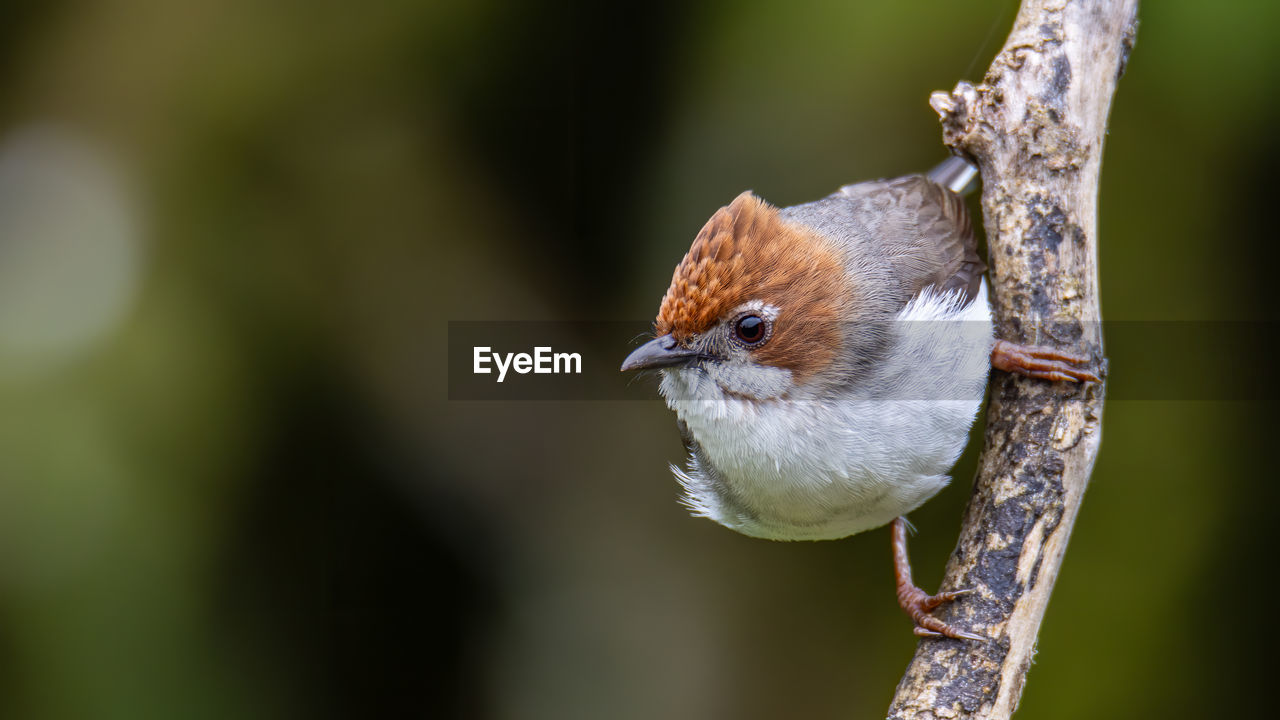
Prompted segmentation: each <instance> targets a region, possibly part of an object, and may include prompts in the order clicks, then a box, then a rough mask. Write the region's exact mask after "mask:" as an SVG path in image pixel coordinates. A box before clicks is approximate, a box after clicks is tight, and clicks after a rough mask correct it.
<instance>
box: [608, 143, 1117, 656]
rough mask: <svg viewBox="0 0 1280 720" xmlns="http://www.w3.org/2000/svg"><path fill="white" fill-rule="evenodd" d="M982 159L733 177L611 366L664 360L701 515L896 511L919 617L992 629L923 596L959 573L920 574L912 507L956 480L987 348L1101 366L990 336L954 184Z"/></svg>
mask: <svg viewBox="0 0 1280 720" xmlns="http://www.w3.org/2000/svg"><path fill="white" fill-rule="evenodd" d="M977 173H978V171H977V168H976V167H974V165H973V164H972V163H970V162H969V161H968V160H966V159H964V158H961V157H959V156H952V157H950V158H948V159H947V160H945V161H943V162H942V163H941V164H939V165H938V166H937V167H935V168H934V169H933V170H931V171H930V172H928V173H926V174H912V175H906V176H903V177H897V178H891V179H880V180H873V181H869V182H862V183H857V184H852V185H846V186H843V187H841V188H839V189H838V190H836V191H835V192H834V193H832V194H830V195H828V196H827V197H824V198H822V199H819V200H816V201H814V202H809V203H804V204H800V205H794V206H790V207H782V208H779V207H775V206H773V205H771V204H769V203H768V202H766V201H764V200H762V199H761V198H759V197H757V196H756V195H755V194H754V193H752V192H751V191H746V192H743V193H741V194H740V195H738V196H737V197H736V198H734V199H733V201H732V202H730V203H729V204H728V205H727V206H725V207H722V208H720V209H719V210H717V211H716V212H715V213H714V214H712V215H711V218H710V219H709V220H708V221H707V222H706V224H705V225H704V226H703V227H702V229H701V231H699V232H698V233H697V235H696V237H695V238H694V240H693V244H692V245H691V246H690V248H689V251H688V252H687V253H686V254H685V256H684V258H683V259H682V260H681V261H680V263H679V264H678V265H677V266H676V269H675V271H674V273H673V275H672V279H671V284H670V286H669V287H668V289H667V291H666V294H665V295H664V296H663V298H662V301H661V304H660V306H659V310H658V315H657V319H656V320H655V322H654V333H653V334H654V337H653V338H652V339H651V340H649V341H648V342H646V343H644V344H643V345H641V346H639V347H637V348H636V349H635V350H634V351H633V352H631V353H630V355H629V356H628V357H627V358H626V359H625V360H624V361H623V363H622V368H621V369H622V370H623V371H635V370H656V371H658V373H659V374H660V375H661V382H660V384H659V392H660V394H661V395H662V397H663V398H664V399H665V401H666V404H667V406H668V407H669V408H670V409H671V410H674V411H675V413H676V418H677V426H678V428H679V430H680V434H681V437H682V439H683V441H684V443H685V446H686V449H687V450H688V460H687V465H686V466H685V467H683V468H681V467H677V466H675V465H672V466H671V471H672V473H673V474H674V475H675V477H676V479H677V480H678V481H679V483H680V484H681V486H682V487H683V491H684V498H683V502H684V504H685V505H686V506H687V507H688V508H689V509H690V510H691V511H692V513H693V514H694V515H697V516H701V517H706V518H709V519H711V520H713V521H715V522H717V523H719V524H721V525H723V526H725V527H728V528H730V529H732V530H735V531H737V532H739V533H742V534H745V535H749V536H752V537H757V538H764V539H769V540H780V541H802V540H835V539H840V538H845V537H848V536H850V535H854V534H857V533H860V532H863V531H867V530H871V529H873V528H878V527H881V526H884V525H886V524H890V525H892V533H891V537H892V549H893V558H894V568H895V575H896V581H897V583H896V584H897V596H898V602H899V604H900V605H901V607H902V608H903V610H904V611H905V612H906V613H907V614H908V616H910V617H911V619H912V620H913V622H914V623H915V628H914V632H915V633H916V634H917V635H921V636H926V637H931V636H946V637H950V638H956V639H965V640H983V639H984V638H982V636H980V635H977V634H975V633H972V632H968V631H965V630H962V629H959V628H956V627H953V626H951V625H949V624H947V623H945V622H943V621H941V620H940V619H938V618H936V617H934V616H933V615H931V614H930V613H931V611H932V610H934V609H935V608H937V607H939V606H941V605H942V604H944V603H948V602H952V601H954V600H956V599H958V598H959V597H961V596H962V595H964V594H965V593H966V592H968V590H963V589H962V590H955V591H951V592H945V593H939V594H937V595H930V594H928V593H926V592H925V591H923V590H921V589H920V588H919V587H917V586H916V585H915V584H914V582H913V581H912V578H911V569H910V563H909V560H908V556H907V549H906V541H907V540H906V539H907V528H908V523H907V520H906V517H905V516H906V515H907V514H908V513H910V512H911V511H913V510H915V509H917V508H918V507H920V506H921V505H922V504H923V503H925V502H926V501H927V500H929V499H930V498H932V497H933V496H934V495H936V494H937V493H938V492H939V491H940V490H942V488H943V487H945V486H946V485H947V483H948V482H949V480H950V478H949V476H948V472H949V471H950V469H951V467H952V465H954V464H955V461H956V460H957V459H958V458H959V456H960V454H961V452H962V451H963V450H964V448H965V445H966V444H967V441H968V437H969V430H970V427H971V426H972V424H973V422H974V420H975V419H976V416H977V413H978V411H979V408H980V406H981V404H982V400H983V397H984V395H985V393H986V386H987V380H988V375H989V373H990V370H991V368H992V367H995V368H996V369H999V370H1004V371H1009V372H1016V373H1020V374H1023V375H1026V376H1029V377H1033V378H1038V379H1041V380H1046V381H1066V382H1100V378H1099V377H1098V375H1097V374H1096V373H1095V372H1094V371H1093V370H1092V369H1090V368H1089V367H1088V365H1089V364H1090V362H1091V360H1090V358H1089V357H1086V356H1085V355H1082V354H1078V353H1075V352H1072V351H1069V350H1063V349H1057V348H1052V347H1043V346H1036V345H1020V344H1016V343H1013V342H1009V341H1005V340H999V339H997V338H995V336H994V329H993V323H992V314H991V306H990V302H989V288H988V285H987V282H986V280H985V278H984V272H985V270H986V264H985V263H984V262H983V260H982V258H981V257H980V256H979V255H978V252H977V244H976V240H975V235H974V230H973V225H972V222H971V221H970V218H969V214H968V211H967V210H966V208H965V203H964V199H963V197H962V193H963V192H964V191H965V189H966V187H970V186H972V185H973V184H974V182H975V180H976V176H977Z"/></svg>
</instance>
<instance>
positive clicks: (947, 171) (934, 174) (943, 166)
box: [925, 155, 978, 195]
mask: <svg viewBox="0 0 1280 720" xmlns="http://www.w3.org/2000/svg"><path fill="white" fill-rule="evenodd" d="M925 177H927V178H929V179H930V180H931V181H933V182H935V183H937V184H938V185H941V186H942V187H944V188H946V189H948V190H950V191H951V192H953V193H955V194H957V195H968V194H969V193H970V192H973V189H974V188H976V187H977V186H978V183H977V179H978V166H976V165H974V164H973V163H971V162H969V161H968V160H965V159H964V158H962V157H960V156H959V155H952V156H951V157H949V158H947V159H946V160H943V161H942V162H940V163H938V164H937V165H935V166H934V168H933V169H932V170H930V171H929V173H928V174H927V175H926V176H925Z"/></svg>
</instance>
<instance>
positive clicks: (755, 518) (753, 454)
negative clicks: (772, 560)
mask: <svg viewBox="0 0 1280 720" xmlns="http://www.w3.org/2000/svg"><path fill="white" fill-rule="evenodd" d="M979 400H980V398H974V399H973V400H970V401H922V400H916V401H865V402H851V403H844V404H843V405H842V407H840V408H837V409H836V410H835V411H832V410H831V409H829V408H824V406H822V405H820V404H813V403H803V404H795V405H794V406H791V407H787V408H785V409H784V408H781V407H779V408H774V409H773V412H769V413H763V414H759V413H758V414H756V415H755V416H754V417H751V418H747V417H742V418H738V419H737V421H736V422H734V423H732V424H731V425H726V424H725V423H724V422H721V421H716V420H712V419H707V420H706V421H703V422H700V419H699V418H697V417H685V422H686V425H687V427H688V430H689V432H690V434H691V435H692V436H693V438H694V439H695V441H696V442H695V452H696V455H697V456H698V457H697V463H696V464H697V466H698V468H696V469H698V470H700V471H701V473H700V474H701V478H699V479H697V481H696V482H695V483H694V486H692V487H690V488H689V490H690V493H691V494H700V495H701V496H702V497H701V499H702V501H703V504H704V505H706V506H707V507H708V508H714V509H715V511H714V512H711V513H703V514H707V515H708V516H710V517H712V519H714V520H716V521H717V522H720V523H721V524H723V525H726V526H727V527H730V528H732V529H734V530H737V531H739V532H742V533H745V534H747V535H753V536H757V537H765V538H771V539H776V540H823V539H835V538H840V537H846V536H848V535H852V534H854V533H858V532H862V531H864V530H869V529H871V528H875V527H879V526H880V525H884V524H885V523H888V522H889V521H891V520H892V519H893V518H895V517H897V516H898V515H901V514H904V513H907V512H910V511H911V510H914V509H915V508H917V507H919V506H920V505H921V504H922V503H924V502H925V501H926V500H928V499H929V498H931V497H933V495H935V494H936V493H937V492H938V491H939V490H941V489H942V488H943V487H944V486H946V484H947V482H948V481H949V478H948V477H947V476H946V472H947V470H948V469H949V468H950V467H951V465H952V464H953V463H954V462H955V460H956V458H957V457H958V456H959V454H960V452H961V451H962V450H963V449H964V446H965V443H966V441H967V439H968V431H969V426H970V425H971V424H972V422H973V417H974V414H975V412H976V410H977V407H978V403H979ZM727 427H731V428H732V431H731V432H724V429H725V428H727ZM690 480H694V478H692V477H690ZM686 485H687V486H688V485H689V483H686Z"/></svg>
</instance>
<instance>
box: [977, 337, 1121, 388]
mask: <svg viewBox="0 0 1280 720" xmlns="http://www.w3.org/2000/svg"><path fill="white" fill-rule="evenodd" d="M1091 362H1092V361H1091V360H1090V359H1089V358H1087V357H1085V356H1083V355H1077V354H1075V353H1069V352H1063V351H1061V350H1054V349H1053V348H1047V347H1042V346H1039V345H1019V344H1017V343H1012V342H1009V341H1008V340H997V341H996V344H995V347H993V348H992V349H991V367H994V368H996V369H997V370H1004V371H1005V372H1011V373H1017V374H1019V375H1026V376H1027V377H1031V378H1037V379H1040V380H1065V381H1067V382H1084V381H1086V380H1087V381H1089V382H1102V378H1100V377H1098V376H1097V375H1096V374H1095V373H1094V372H1093V371H1092V370H1090V369H1088V367H1087V366H1088V365H1090V364H1091ZM1079 366H1086V367H1079Z"/></svg>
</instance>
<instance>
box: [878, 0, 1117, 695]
mask: <svg viewBox="0 0 1280 720" xmlns="http://www.w3.org/2000/svg"><path fill="white" fill-rule="evenodd" d="M1136 28H1137V0H1024V1H1023V3H1022V7H1021V10H1020V11H1019V13H1018V17H1017V20H1016V21H1015V22H1014V27H1013V30H1012V31H1011V33H1010V35H1009V39H1008V40H1007V41H1006V43H1005V46H1004V48H1003V49H1002V50H1001V51H1000V54H999V55H997V56H996V58H995V60H994V61H993V62H992V64H991V68H990V69H989V70H988V71H987V75H986V79H985V81H984V82H983V83H982V84H981V85H978V86H977V87H974V86H972V85H970V84H969V83H966V82H961V83H960V84H959V85H957V86H956V89H955V91H953V92H951V93H945V92H938V93H934V94H933V97H932V98H931V99H930V103H931V104H932V105H933V107H934V109H935V110H937V111H938V114H939V115H940V116H941V118H942V125H943V136H944V139H945V141H946V143H947V144H948V145H949V146H951V147H952V148H953V149H954V150H956V151H957V152H960V153H962V154H964V155H967V156H969V157H970V158H972V159H973V160H974V161H976V162H977V164H978V166H979V167H980V168H981V171H982V179H983V191H982V207H983V221H984V223H985V226H986V231H987V239H988V246H989V248H990V251H989V253H988V254H989V257H990V264H991V283H992V290H993V304H994V307H995V315H996V328H997V335H998V336H999V337H1001V338H1004V339H1009V340H1014V341H1018V342H1032V343H1038V344H1047V345H1053V346H1057V347H1059V348H1062V349H1069V350H1073V351H1077V352H1081V351H1083V352H1088V353H1092V354H1093V355H1094V357H1095V358H1097V359H1098V360H1099V362H1101V358H1102V332H1101V327H1100V324H1099V320H1100V317H1101V315H1100V309H1099V304H1098V265H1097V259H1098V254H1097V239H1098V236H1097V199H1098V179H1099V171H1100V169H1101V160H1102V146H1103V138H1104V135H1105V132H1106V123H1107V114H1108V112H1109V110H1110V106H1111V97H1112V95H1113V94H1114V92H1115V87H1116V83H1117V81H1118V80H1119V78H1120V75H1121V74H1123V72H1124V66H1125V62H1126V61H1127V60H1128V57H1129V51H1130V50H1131V49H1132V47H1133V42H1134V33H1135V31H1136ZM1103 391H1104V387H1103V386H1102V385H1098V384H1087V385H1084V386H1079V385H1074V384H1067V383H1047V382H1042V381H1036V380H1028V379H1025V378H1021V377H1013V376H1010V375H1006V374H1004V373H995V374H994V375H993V381H992V391H991V402H990V405H989V408H988V411H987V428H986V443H985V446H984V449H983V454H982V459H981V460H980V462H979V468H978V473H977V478H976V479H975V481H974V490H973V497H972V498H971V499H970V502H969V506H968V508H967V510H966V511H965V517H964V524H963V527H962V529H961V534H960V539H959V541H958V543H957V546H956V550H955V552H954V553H953V554H952V556H951V560H950V561H949V563H948V565H947V570H946V575H945V577H944V579H943V582H942V587H943V588H946V589H956V588H972V589H973V590H974V592H973V593H972V594H970V595H968V596H966V597H965V598H963V599H962V600H960V601H958V602H956V603H954V604H952V605H951V606H950V607H948V608H946V609H945V610H943V611H941V612H940V617H942V618H943V619H944V620H946V621H947V622H948V623H950V624H952V625H954V626H956V627H959V628H963V629H966V630H970V631H972V632H976V633H979V634H983V635H986V636H987V637H989V638H991V641H990V642H987V643H975V642H966V641H957V640H949V639H925V640H922V641H921V642H920V645H919V647H918V648H917V650H916V654H915V657H914V658H913V659H912V661H911V664H910V666H909V667H908V668H907V671H906V674H905V675H904V676H903V678H902V681H901V683H899V685H898V690H897V693H896V695H895V696H894V699H893V704H892V705H891V706H890V710H889V717H890V718H893V719H902V720H907V719H911V720H924V719H932V718H984V719H994V718H1008V717H1009V716H1011V715H1012V714H1013V711H1014V710H1015V709H1016V708H1017V705H1018V699H1019V697H1021V695H1022V687H1023V682H1024V679H1025V677H1026V673H1027V670H1028V668H1029V667H1030V664H1031V658H1032V655H1033V654H1034V652H1035V642H1036V635H1037V633H1038V631H1039V628H1040V622H1041V620H1042V618H1043V617H1044V612H1045V607H1046V606H1047V605H1048V602H1049V596H1050V594H1051V593H1052V591H1053V584H1054V581H1055V580H1056V579H1057V575H1058V569H1059V567H1060V565H1061V563H1062V556H1063V553H1064V552H1065V551H1066V547H1067V539H1068V537H1069V536H1070V534H1071V527H1072V525H1073V524H1074V523H1075V518H1076V513H1077V511H1078V510H1079V507H1080V502H1081V499H1082V497H1083V495H1084V490H1085V487H1086V486H1087V485H1088V482H1089V474H1090V472H1091V471H1092V469H1093V463H1094V459H1095V458H1096V457H1097V453H1098V445H1099V442H1100V441H1101V437H1102V429H1101V421H1102V402H1103Z"/></svg>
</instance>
